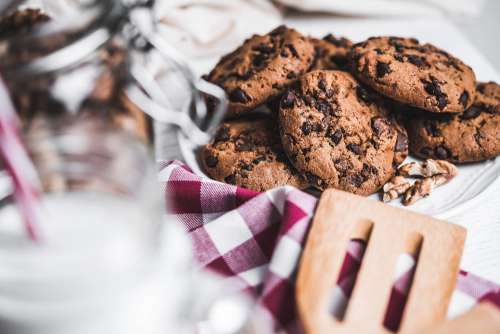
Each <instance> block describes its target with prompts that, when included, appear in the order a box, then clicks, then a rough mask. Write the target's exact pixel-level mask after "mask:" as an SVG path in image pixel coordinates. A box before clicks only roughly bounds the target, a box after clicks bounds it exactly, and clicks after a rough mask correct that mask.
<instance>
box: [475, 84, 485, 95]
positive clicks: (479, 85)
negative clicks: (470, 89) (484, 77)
mask: <svg viewBox="0 0 500 334" xmlns="http://www.w3.org/2000/svg"><path fill="white" fill-rule="evenodd" d="M476 89H477V91H478V92H479V93H481V94H484V90H485V89H486V85H485V84H483V83H480V84H478V85H477V87H476Z"/></svg>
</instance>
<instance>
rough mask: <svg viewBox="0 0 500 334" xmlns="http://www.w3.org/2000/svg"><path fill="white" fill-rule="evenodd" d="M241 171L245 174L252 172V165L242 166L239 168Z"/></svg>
mask: <svg viewBox="0 0 500 334" xmlns="http://www.w3.org/2000/svg"><path fill="white" fill-rule="evenodd" d="M241 169H243V170H245V171H247V172H251V171H252V170H253V165H252V164H244V165H243V166H241Z"/></svg>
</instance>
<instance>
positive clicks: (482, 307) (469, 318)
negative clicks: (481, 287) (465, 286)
mask: <svg viewBox="0 0 500 334" xmlns="http://www.w3.org/2000/svg"><path fill="white" fill-rule="evenodd" d="M426 332H428V333H429V334H475V333H478V334H499V333H500V311H499V309H498V308H497V307H496V306H494V305H492V304H489V303H481V304H479V305H477V306H475V307H474V308H473V309H472V310H470V311H469V312H467V313H465V314H463V315H462V316H460V317H458V318H456V319H453V320H449V321H445V322H443V323H441V324H439V325H437V326H434V327H432V328H430V329H429V331H426ZM415 334H417V332H415Z"/></svg>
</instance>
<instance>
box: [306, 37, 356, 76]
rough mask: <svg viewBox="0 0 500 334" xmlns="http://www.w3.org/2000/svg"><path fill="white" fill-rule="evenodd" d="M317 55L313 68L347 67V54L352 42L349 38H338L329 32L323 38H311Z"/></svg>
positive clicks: (336, 68)
mask: <svg viewBox="0 0 500 334" xmlns="http://www.w3.org/2000/svg"><path fill="white" fill-rule="evenodd" d="M311 42H312V44H313V45H314V50H315V53H316V56H315V58H314V63H313V65H312V66H311V70H338V69H345V68H346V67H347V62H348V61H347V54H348V53H349V51H350V50H351V46H352V42H351V41H350V40H348V39H347V38H344V37H341V38H337V37H335V36H334V35H332V34H328V35H326V36H325V37H323V39H317V38H311Z"/></svg>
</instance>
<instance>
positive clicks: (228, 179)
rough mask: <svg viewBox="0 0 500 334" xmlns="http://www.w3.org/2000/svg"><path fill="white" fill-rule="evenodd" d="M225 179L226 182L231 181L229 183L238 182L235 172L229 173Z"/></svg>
mask: <svg viewBox="0 0 500 334" xmlns="http://www.w3.org/2000/svg"><path fill="white" fill-rule="evenodd" d="M224 181H226V183H229V184H235V183H236V176H234V175H233V174H231V175H228V176H226V177H225V178H224Z"/></svg>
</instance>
